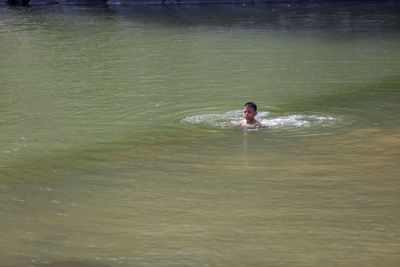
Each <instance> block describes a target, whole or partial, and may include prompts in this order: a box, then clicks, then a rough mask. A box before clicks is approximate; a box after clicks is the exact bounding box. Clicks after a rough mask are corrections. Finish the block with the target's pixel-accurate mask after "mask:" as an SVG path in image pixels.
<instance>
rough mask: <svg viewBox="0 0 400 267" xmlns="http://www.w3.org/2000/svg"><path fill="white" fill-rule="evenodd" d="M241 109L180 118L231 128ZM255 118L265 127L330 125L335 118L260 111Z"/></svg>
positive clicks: (239, 115) (236, 120)
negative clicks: (275, 114)
mask: <svg viewBox="0 0 400 267" xmlns="http://www.w3.org/2000/svg"><path fill="white" fill-rule="evenodd" d="M242 112H243V111H242V110H234V111H228V112H226V113H223V114H215V113H214V114H200V115H193V116H188V117H186V118H184V119H182V121H181V122H182V123H184V124H187V125H203V126H211V127H219V128H232V127H234V126H238V125H240V121H241V120H242V119H243V115H242ZM257 120H258V121H260V123H261V124H262V125H263V126H266V127H267V128H275V129H287V128H299V127H312V126H317V127H327V126H332V125H333V124H334V123H335V121H336V119H335V118H334V117H332V116H320V115H303V114H291V115H286V116H271V114H270V112H268V111H262V112H259V113H258V114H257Z"/></svg>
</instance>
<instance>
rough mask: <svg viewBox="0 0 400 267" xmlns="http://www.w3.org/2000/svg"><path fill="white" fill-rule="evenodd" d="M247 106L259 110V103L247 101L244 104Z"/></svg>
mask: <svg viewBox="0 0 400 267" xmlns="http://www.w3.org/2000/svg"><path fill="white" fill-rule="evenodd" d="M244 106H245V107H250V108H253V109H254V111H257V105H256V104H255V103H253V102H247V103H246V104H244Z"/></svg>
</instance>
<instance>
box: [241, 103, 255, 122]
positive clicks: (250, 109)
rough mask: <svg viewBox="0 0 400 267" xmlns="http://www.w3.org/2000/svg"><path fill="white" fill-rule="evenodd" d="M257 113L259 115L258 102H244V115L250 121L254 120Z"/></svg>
mask: <svg viewBox="0 0 400 267" xmlns="http://www.w3.org/2000/svg"><path fill="white" fill-rule="evenodd" d="M256 115H257V105H256V104H254V103H253V102H247V103H246V104H244V109H243V116H244V118H245V119H246V121H247V122H248V123H249V122H252V121H254V117H255V116H256Z"/></svg>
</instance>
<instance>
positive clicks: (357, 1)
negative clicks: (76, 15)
mask: <svg viewBox="0 0 400 267" xmlns="http://www.w3.org/2000/svg"><path fill="white" fill-rule="evenodd" d="M399 2H400V1H396V0H380V1H379V0H0V6H2V5H9V6H31V5H32V6H37V5H87V6H104V5H105V6H106V5H117V6H118V5H186V4H207V5H209V4H211V5H212V4H230V5H238V4H239V5H252V4H254V5H255V4H261V5H269V6H271V5H272V6H275V5H277V6H280V5H288V6H292V5H302V6H303V5H332V4H334V5H338V4H340V5H341V4H343V5H364V4H379V5H381V4H384V5H385V4H389V5H398V4H399Z"/></svg>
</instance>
